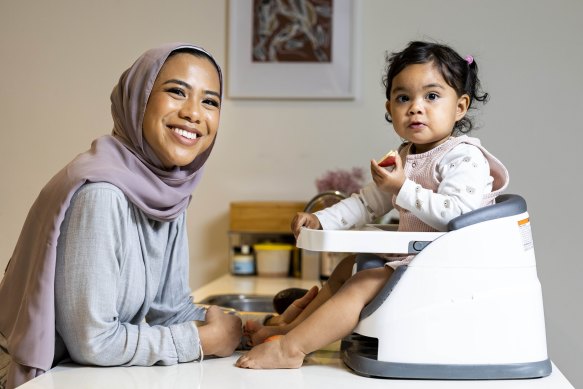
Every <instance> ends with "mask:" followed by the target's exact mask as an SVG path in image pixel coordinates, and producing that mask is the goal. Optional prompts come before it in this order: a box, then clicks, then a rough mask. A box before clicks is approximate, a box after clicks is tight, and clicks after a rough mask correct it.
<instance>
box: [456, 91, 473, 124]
mask: <svg viewBox="0 0 583 389" xmlns="http://www.w3.org/2000/svg"><path fill="white" fill-rule="evenodd" d="M469 108H470V96H468V95H467V94H463V95H461V96H460V98H459V99H458V100H457V111H456V114H455V116H456V119H455V121H456V122H457V121H458V120H461V119H462V118H463V117H464V116H466V113H468V109H469Z"/></svg>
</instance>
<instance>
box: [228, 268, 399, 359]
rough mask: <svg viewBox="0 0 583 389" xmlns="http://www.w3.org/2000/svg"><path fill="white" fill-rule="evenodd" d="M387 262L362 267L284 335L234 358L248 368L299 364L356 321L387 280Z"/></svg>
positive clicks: (389, 273)
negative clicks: (365, 268)
mask: <svg viewBox="0 0 583 389" xmlns="http://www.w3.org/2000/svg"><path fill="white" fill-rule="evenodd" d="M392 273H393V270H392V269H391V268H389V267H387V266H384V267H382V268H376V269H368V270H363V271H361V272H358V273H357V274H355V275H354V276H353V277H352V278H350V279H349V280H348V281H347V282H346V283H345V284H344V286H342V288H340V290H338V292H337V293H336V294H335V295H334V296H332V297H331V298H330V299H329V300H328V301H326V302H325V303H324V304H323V305H322V306H321V307H320V308H319V309H317V310H316V311H314V313H313V314H312V315H310V316H308V317H307V318H306V319H305V320H304V321H303V322H302V323H300V324H299V325H298V326H297V327H295V328H294V329H292V330H291V331H290V332H289V333H288V334H287V335H284V336H282V337H281V338H279V339H277V340H274V341H272V342H268V343H263V344H261V345H259V346H256V347H254V348H253V349H252V350H251V351H249V352H248V353H247V354H245V355H243V356H242V357H241V358H239V360H238V361H237V363H236V365H237V366H238V367H246V368H251V369H275V368H298V367H300V366H301V365H302V362H303V360H304V357H305V355H306V354H308V353H310V352H312V351H315V350H318V349H320V348H322V347H324V346H326V345H328V344H330V343H332V342H334V341H336V340H339V339H342V338H343V337H344V336H346V335H348V334H350V332H351V331H352V330H353V329H354V327H356V325H357V324H358V318H359V315H360V311H362V308H364V306H365V305H366V304H368V303H369V302H370V301H371V300H372V299H373V297H374V296H376V294H377V293H378V292H379V290H380V289H381V288H382V287H383V285H384V284H385V283H386V282H387V280H388V279H389V277H390V276H391V274H392Z"/></svg>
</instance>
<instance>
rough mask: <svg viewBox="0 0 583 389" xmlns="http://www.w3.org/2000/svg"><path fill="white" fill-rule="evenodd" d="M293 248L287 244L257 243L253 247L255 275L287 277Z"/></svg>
mask: <svg viewBox="0 0 583 389" xmlns="http://www.w3.org/2000/svg"><path fill="white" fill-rule="evenodd" d="M293 248H294V246H292V245H291V244H287V243H257V244H254V245H253V250H254V251H255V260H256V261H257V275H259V276H263V277H287V275H288V274H289V263H290V254H291V252H292V250H293Z"/></svg>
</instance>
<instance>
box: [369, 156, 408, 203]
mask: <svg viewBox="0 0 583 389" xmlns="http://www.w3.org/2000/svg"><path fill="white" fill-rule="evenodd" d="M370 173H371V175H372V179H373V181H374V183H375V184H376V185H377V187H378V188H379V189H380V190H381V191H383V192H387V193H390V194H394V195H396V194H398V193H399V191H400V190H401V187H402V186H403V184H404V183H405V170H403V162H402V161H401V156H400V155H399V154H398V153H397V155H396V157H395V166H394V167H393V168H392V169H385V168H382V167H380V166H379V164H378V163H377V162H376V161H375V160H374V159H373V160H371V161H370Z"/></svg>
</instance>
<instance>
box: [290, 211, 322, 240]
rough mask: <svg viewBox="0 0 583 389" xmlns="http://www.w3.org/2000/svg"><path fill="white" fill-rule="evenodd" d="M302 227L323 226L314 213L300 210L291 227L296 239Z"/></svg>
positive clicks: (316, 227) (315, 228)
mask: <svg viewBox="0 0 583 389" xmlns="http://www.w3.org/2000/svg"><path fill="white" fill-rule="evenodd" d="M302 227H307V228H311V229H313V230H318V229H320V228H321V225H320V220H318V218H317V217H316V216H315V215H314V214H312V213H307V212H298V213H297V214H296V216H295V217H294V218H293V220H292V222H291V229H292V231H293V233H294V236H295V237H296V239H297V238H298V235H299V234H300V229H301V228H302Z"/></svg>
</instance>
